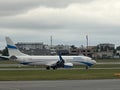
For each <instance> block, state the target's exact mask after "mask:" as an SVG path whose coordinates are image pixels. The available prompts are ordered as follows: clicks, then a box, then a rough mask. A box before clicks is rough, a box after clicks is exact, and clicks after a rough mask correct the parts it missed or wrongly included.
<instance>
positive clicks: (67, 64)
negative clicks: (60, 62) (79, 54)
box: [64, 63, 73, 68]
mask: <svg viewBox="0 0 120 90" xmlns="http://www.w3.org/2000/svg"><path fill="white" fill-rule="evenodd" d="M72 67H73V64H72V63H64V68H72Z"/></svg>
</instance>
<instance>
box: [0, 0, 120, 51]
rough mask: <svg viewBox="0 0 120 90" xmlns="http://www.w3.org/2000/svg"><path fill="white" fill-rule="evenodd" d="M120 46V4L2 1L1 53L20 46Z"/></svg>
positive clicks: (116, 0) (106, 0)
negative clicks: (10, 42)
mask: <svg viewBox="0 0 120 90" xmlns="http://www.w3.org/2000/svg"><path fill="white" fill-rule="evenodd" d="M86 35H88V37H89V45H90V46H93V45H97V44H99V43H113V44H116V46H118V45H120V40H119V38H120V36H119V35H120V0H0V49H3V48H4V47H5V46H6V42H5V36H9V37H10V38H11V39H12V40H13V41H14V42H15V43H17V42H44V43H45V44H50V36H53V44H65V45H76V46H81V45H84V46H85V45H86Z"/></svg>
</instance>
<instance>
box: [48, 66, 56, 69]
mask: <svg viewBox="0 0 120 90" xmlns="http://www.w3.org/2000/svg"><path fill="white" fill-rule="evenodd" d="M50 68H52V69H53V70H56V69H57V67H56V66H52V67H50V66H47V67H46V70H50Z"/></svg>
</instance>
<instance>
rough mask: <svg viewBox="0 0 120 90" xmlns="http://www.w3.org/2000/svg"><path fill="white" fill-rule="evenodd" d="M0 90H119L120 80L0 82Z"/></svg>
mask: <svg viewBox="0 0 120 90" xmlns="http://www.w3.org/2000/svg"><path fill="white" fill-rule="evenodd" d="M0 90H120V80H119V79H112V80H61V81H0Z"/></svg>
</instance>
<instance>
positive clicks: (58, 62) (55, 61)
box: [1, 37, 96, 70]
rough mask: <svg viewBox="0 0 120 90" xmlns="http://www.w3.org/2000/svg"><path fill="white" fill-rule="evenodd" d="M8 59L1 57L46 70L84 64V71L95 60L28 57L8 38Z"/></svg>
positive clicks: (79, 57)
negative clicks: (39, 66) (41, 66)
mask: <svg viewBox="0 0 120 90" xmlns="http://www.w3.org/2000/svg"><path fill="white" fill-rule="evenodd" d="M6 42H7V48H8V53H9V57H6V56H1V57H2V58H9V59H11V60H16V61H18V62H20V63H21V64H24V65H45V66H46V69H47V70H49V69H50V68H53V69H57V68H71V67H73V64H77V65H79V64H84V65H85V66H86V69H88V68H89V67H91V66H92V65H94V64H96V61H95V60H92V59H91V58H90V57H86V56H61V54H60V55H59V56H30V55H27V54H24V53H22V52H20V51H19V50H18V48H17V47H16V45H15V44H14V43H13V42H12V40H11V39H10V38H9V37H6Z"/></svg>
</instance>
